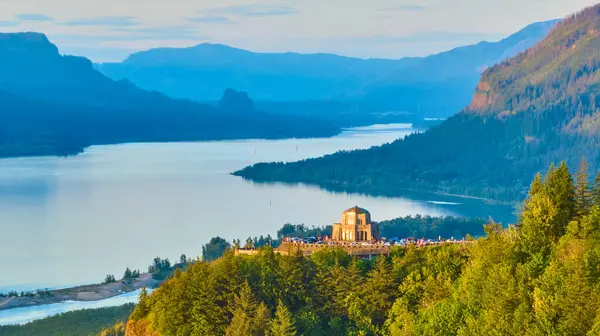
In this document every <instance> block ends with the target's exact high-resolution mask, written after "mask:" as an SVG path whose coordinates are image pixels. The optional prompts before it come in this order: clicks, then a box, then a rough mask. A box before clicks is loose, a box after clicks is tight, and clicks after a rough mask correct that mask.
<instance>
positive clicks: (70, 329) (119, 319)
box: [0, 304, 134, 336]
mask: <svg viewBox="0 0 600 336" xmlns="http://www.w3.org/2000/svg"><path fill="white" fill-rule="evenodd" d="M133 307H134V304H127V305H124V306H119V307H109V308H98V309H84V310H77V311H73V312H68V313H62V314H60V315H56V316H52V317H47V318H45V319H42V320H38V321H34V322H30V323H27V324H24V325H17V326H0V336H96V335H98V334H99V333H100V332H101V331H102V330H104V329H106V330H109V329H113V326H115V325H116V324H120V325H123V328H122V329H123V330H124V324H123V323H124V322H127V319H128V318H129V315H130V314H131V312H132V311H133ZM102 336H121V335H120V334H114V333H113V334H109V333H108V332H107V333H105V334H104V335H102Z"/></svg>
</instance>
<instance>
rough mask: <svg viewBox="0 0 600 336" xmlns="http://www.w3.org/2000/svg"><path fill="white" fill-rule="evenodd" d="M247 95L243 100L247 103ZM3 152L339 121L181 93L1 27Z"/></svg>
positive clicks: (271, 132)
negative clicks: (106, 71)
mask: <svg viewBox="0 0 600 336" xmlns="http://www.w3.org/2000/svg"><path fill="white" fill-rule="evenodd" d="M248 100H249V98H247V101H246V104H248ZM0 106H1V107H2V108H0V157H7V156H23V155H69V154H76V153H78V152H80V151H82V150H83V148H85V147H87V146H90V145H94V144H112V143H122V142H140V141H145V142H155V141H163V142H166V141H201V140H223V139H248V138H261V139H276V138H294V137H319V136H332V135H335V134H338V133H339V131H340V130H339V128H337V127H335V126H333V125H331V124H328V123H326V122H319V121H315V120H309V119H306V118H299V117H293V116H280V115H270V114H266V113H262V112H258V111H257V112H256V113H252V114H251V115H250V114H242V113H238V111H230V110H228V109H227V108H217V107H212V106H208V105H205V104H200V103H197V102H193V101H190V100H176V99H172V98H169V97H167V96H166V95H164V94H162V93H158V92H148V91H145V90H142V89H140V88H139V87H137V86H136V85H134V84H132V83H131V82H129V81H127V80H121V81H118V82H116V81H113V80H112V79H110V78H108V77H106V76H104V75H103V74H101V73H99V72H97V71H96V70H94V68H93V66H92V63H91V62H90V61H89V60H88V59H86V58H83V57H74V56H62V55H60V54H59V52H58V49H57V48H56V46H54V45H53V44H52V43H50V41H49V40H48V38H47V37H46V36H45V35H43V34H39V33H17V34H0Z"/></svg>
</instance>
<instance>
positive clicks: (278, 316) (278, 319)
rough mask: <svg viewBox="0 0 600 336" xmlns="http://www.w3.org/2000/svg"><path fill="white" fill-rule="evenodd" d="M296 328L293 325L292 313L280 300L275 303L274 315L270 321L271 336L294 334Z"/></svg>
mask: <svg viewBox="0 0 600 336" xmlns="http://www.w3.org/2000/svg"><path fill="white" fill-rule="evenodd" d="M296 334H297V333H296V328H295V327H294V319H293V318H292V314H291V313H290V311H289V310H288V309H287V307H286V306H285V304H283V302H282V301H281V300H279V303H278V304H277V310H276V311H275V317H274V318H273V321H271V332H270V335H271V336H295V335H296Z"/></svg>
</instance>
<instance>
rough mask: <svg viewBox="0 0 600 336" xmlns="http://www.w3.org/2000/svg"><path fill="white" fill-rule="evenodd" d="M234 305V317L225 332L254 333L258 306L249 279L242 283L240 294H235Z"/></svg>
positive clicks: (229, 335) (238, 335)
mask: <svg viewBox="0 0 600 336" xmlns="http://www.w3.org/2000/svg"><path fill="white" fill-rule="evenodd" d="M234 306H235V308H234V310H233V318H232V319H231V323H230V324H229V326H228V327H227V329H226V331H225V334H226V335H227V336H248V335H252V331H253V321H254V318H255V316H256V310H257V308H258V306H257V304H256V300H255V298H254V294H253V293H252V289H251V288H250V285H249V284H248V282H247V281H246V282H244V284H243V285H242V288H241V289H240V293H239V295H236V296H235V302H234Z"/></svg>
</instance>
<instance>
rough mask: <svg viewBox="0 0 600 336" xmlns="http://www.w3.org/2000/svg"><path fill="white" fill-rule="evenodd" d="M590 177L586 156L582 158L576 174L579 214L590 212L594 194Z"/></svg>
mask: <svg viewBox="0 0 600 336" xmlns="http://www.w3.org/2000/svg"><path fill="white" fill-rule="evenodd" d="M589 179H590V176H589V173H588V164H587V162H586V161H585V158H582V159H581V163H580V165H579V169H578V170H577V174H576V175H575V200H576V202H577V215H578V216H585V215H586V214H588V213H589V212H590V207H591V204H592V194H591V191H590V183H589Z"/></svg>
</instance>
